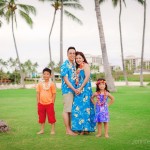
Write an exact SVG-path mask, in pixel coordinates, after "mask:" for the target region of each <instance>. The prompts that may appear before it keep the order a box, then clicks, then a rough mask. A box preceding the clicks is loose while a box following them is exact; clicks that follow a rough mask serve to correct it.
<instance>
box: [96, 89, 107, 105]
mask: <svg viewBox="0 0 150 150" xmlns="http://www.w3.org/2000/svg"><path fill="white" fill-rule="evenodd" d="M100 94H101V92H97V103H98V105H99V106H103V105H104V103H105V102H106V90H104V98H103V100H102V102H100Z"/></svg>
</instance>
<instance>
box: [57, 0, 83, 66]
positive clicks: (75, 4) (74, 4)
mask: <svg viewBox="0 0 150 150" xmlns="http://www.w3.org/2000/svg"><path fill="white" fill-rule="evenodd" d="M64 8H74V9H78V10H83V7H82V6H81V4H80V3H79V0H61V12H60V13H61V15H60V64H62V63H63V13H64V14H65V15H66V16H68V17H70V18H71V19H73V20H74V21H76V22H78V23H79V24H82V21H81V20H80V19H78V18H77V17H76V16H74V15H73V14H72V13H70V12H68V11H67V10H66V9H64Z"/></svg>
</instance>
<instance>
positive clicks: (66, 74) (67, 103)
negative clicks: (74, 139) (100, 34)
mask: <svg viewBox="0 0 150 150" xmlns="http://www.w3.org/2000/svg"><path fill="white" fill-rule="evenodd" d="M75 53H76V49H75V48H74V47H69V48H68V50H67V57H68V60H66V61H65V62H64V63H63V64H62V65H61V78H62V86H61V88H62V94H63V105H64V109H63V114H62V116H63V120H64V124H65V127H66V134H68V135H76V133H74V132H72V130H71V123H70V122H71V109H72V103H73V95H74V93H77V90H76V89H75V77H76V76H75V63H74V60H75Z"/></svg>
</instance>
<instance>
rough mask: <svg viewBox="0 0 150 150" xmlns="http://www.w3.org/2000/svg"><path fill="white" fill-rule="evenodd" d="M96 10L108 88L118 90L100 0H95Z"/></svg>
mask: <svg viewBox="0 0 150 150" xmlns="http://www.w3.org/2000/svg"><path fill="white" fill-rule="evenodd" d="M95 11H96V17H97V24H98V29H99V37H100V44H101V50H102V58H103V63H104V72H105V78H106V81H107V83H108V89H109V90H110V91H116V89H115V85H114V79H113V77H112V74H111V69H110V66H109V62H108V56H107V50H106V44H105V36H104V30H103V24H102V18H101V11H100V6H99V0H95Z"/></svg>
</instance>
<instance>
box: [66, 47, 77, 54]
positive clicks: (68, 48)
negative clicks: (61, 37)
mask: <svg viewBox="0 0 150 150" xmlns="http://www.w3.org/2000/svg"><path fill="white" fill-rule="evenodd" d="M70 49H74V50H75V51H76V49H75V47H73V46H70V47H69V48H68V50H67V53H68V52H69V50H70Z"/></svg>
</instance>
